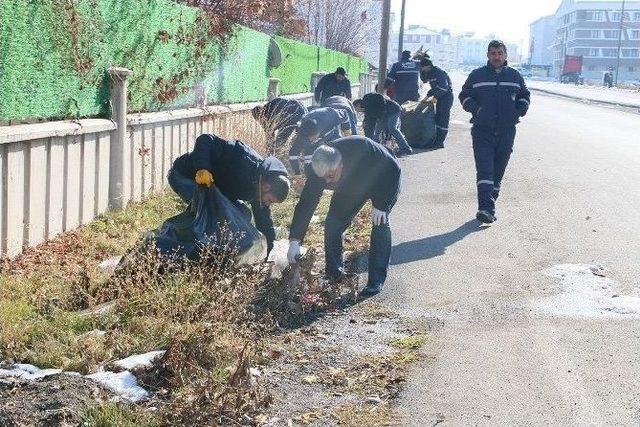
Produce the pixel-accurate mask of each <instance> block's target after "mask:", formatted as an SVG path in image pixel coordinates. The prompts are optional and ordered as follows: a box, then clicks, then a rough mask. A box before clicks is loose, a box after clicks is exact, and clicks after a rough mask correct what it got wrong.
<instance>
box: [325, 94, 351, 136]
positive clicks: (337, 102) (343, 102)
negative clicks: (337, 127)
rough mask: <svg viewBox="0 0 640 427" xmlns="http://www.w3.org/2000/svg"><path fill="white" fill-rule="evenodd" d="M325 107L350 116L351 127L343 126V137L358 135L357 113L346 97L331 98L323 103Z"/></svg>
mask: <svg viewBox="0 0 640 427" xmlns="http://www.w3.org/2000/svg"><path fill="white" fill-rule="evenodd" d="M322 106H323V107H329V108H333V109H334V110H342V111H344V112H345V113H347V116H349V127H347V126H345V125H342V127H341V131H342V136H351V135H357V134H358V119H357V118H356V112H355V110H354V109H353V105H351V101H349V100H348V99H347V98H345V97H344V96H338V95H336V96H330V97H329V98H327V99H325V100H324V101H323V102H322Z"/></svg>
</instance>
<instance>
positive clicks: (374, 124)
mask: <svg viewBox="0 0 640 427" xmlns="http://www.w3.org/2000/svg"><path fill="white" fill-rule="evenodd" d="M353 106H354V108H355V109H356V111H358V112H360V113H364V121H363V122H362V127H363V128H364V135H365V136H366V137H367V138H371V139H373V140H374V141H376V142H378V143H381V144H384V143H385V141H383V138H382V134H383V133H387V134H389V135H390V136H393V138H394V139H395V140H396V143H397V144H398V147H399V149H398V153H397V155H399V156H403V155H405V154H411V153H413V150H412V149H411V147H410V146H409V143H408V142H407V139H406V138H405V137H404V134H403V133H402V131H401V130H400V113H401V112H402V110H401V108H400V105H398V103H397V102H395V101H393V100H391V99H388V98H385V97H384V96H383V95H381V94H379V93H375V92H372V93H368V94H366V95H365V96H363V97H362V99H356V100H355V101H353Z"/></svg>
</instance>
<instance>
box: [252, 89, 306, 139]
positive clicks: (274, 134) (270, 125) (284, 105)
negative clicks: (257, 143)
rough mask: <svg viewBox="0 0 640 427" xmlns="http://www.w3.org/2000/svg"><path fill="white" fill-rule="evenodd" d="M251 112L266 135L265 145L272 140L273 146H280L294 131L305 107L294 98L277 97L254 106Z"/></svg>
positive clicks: (304, 111)
mask: <svg viewBox="0 0 640 427" xmlns="http://www.w3.org/2000/svg"><path fill="white" fill-rule="evenodd" d="M251 113H252V115H253V118H254V119H256V120H257V121H258V123H260V126H262V129H263V130H264V132H265V134H266V135H267V141H268V144H267V145H270V144H269V142H272V143H273V146H274V147H281V146H283V145H284V144H285V143H286V142H287V140H288V139H289V138H290V137H291V135H292V134H293V133H294V131H295V130H296V127H297V125H298V122H299V121H300V119H302V117H303V116H304V115H305V114H306V113H307V108H306V107H305V106H304V105H302V103H301V102H300V101H297V100H295V99H286V98H280V97H278V98H274V99H272V100H271V101H269V102H267V103H266V104H265V105H259V106H256V107H254V108H253V110H251Z"/></svg>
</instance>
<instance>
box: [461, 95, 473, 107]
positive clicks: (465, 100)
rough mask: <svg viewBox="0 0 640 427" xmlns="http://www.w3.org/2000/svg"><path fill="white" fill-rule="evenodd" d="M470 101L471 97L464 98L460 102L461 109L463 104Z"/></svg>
mask: <svg viewBox="0 0 640 427" xmlns="http://www.w3.org/2000/svg"><path fill="white" fill-rule="evenodd" d="M470 99H471V97H470V96H469V97H467V98H465V99H464V100H463V101H462V107H463V108H464V104H465V103H466V102H467V101H468V100H470Z"/></svg>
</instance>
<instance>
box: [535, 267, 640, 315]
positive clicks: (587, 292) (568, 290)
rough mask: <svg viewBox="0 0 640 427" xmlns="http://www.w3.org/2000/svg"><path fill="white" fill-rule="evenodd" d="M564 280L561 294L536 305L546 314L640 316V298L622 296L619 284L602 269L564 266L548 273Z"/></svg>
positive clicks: (549, 270) (554, 268)
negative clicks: (605, 275) (606, 275)
mask: <svg viewBox="0 0 640 427" xmlns="http://www.w3.org/2000/svg"><path fill="white" fill-rule="evenodd" d="M544 274H545V275H547V276H549V277H554V278H557V279H560V288H561V291H560V293H559V294H557V295H553V296H550V297H546V298H544V299H542V300H541V301H538V302H537V303H536V307H537V308H538V309H539V310H541V311H542V312H544V313H546V314H549V315H552V316H560V317H582V318H585V317H587V318H624V317H638V316H640V297H638V296H631V295H620V294H619V293H618V292H617V291H616V288H617V283H616V282H615V281H614V280H612V279H609V278H607V277H604V270H603V269H602V267H600V266H597V265H590V264H561V265H556V266H554V267H552V268H550V269H548V270H545V271H544Z"/></svg>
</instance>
